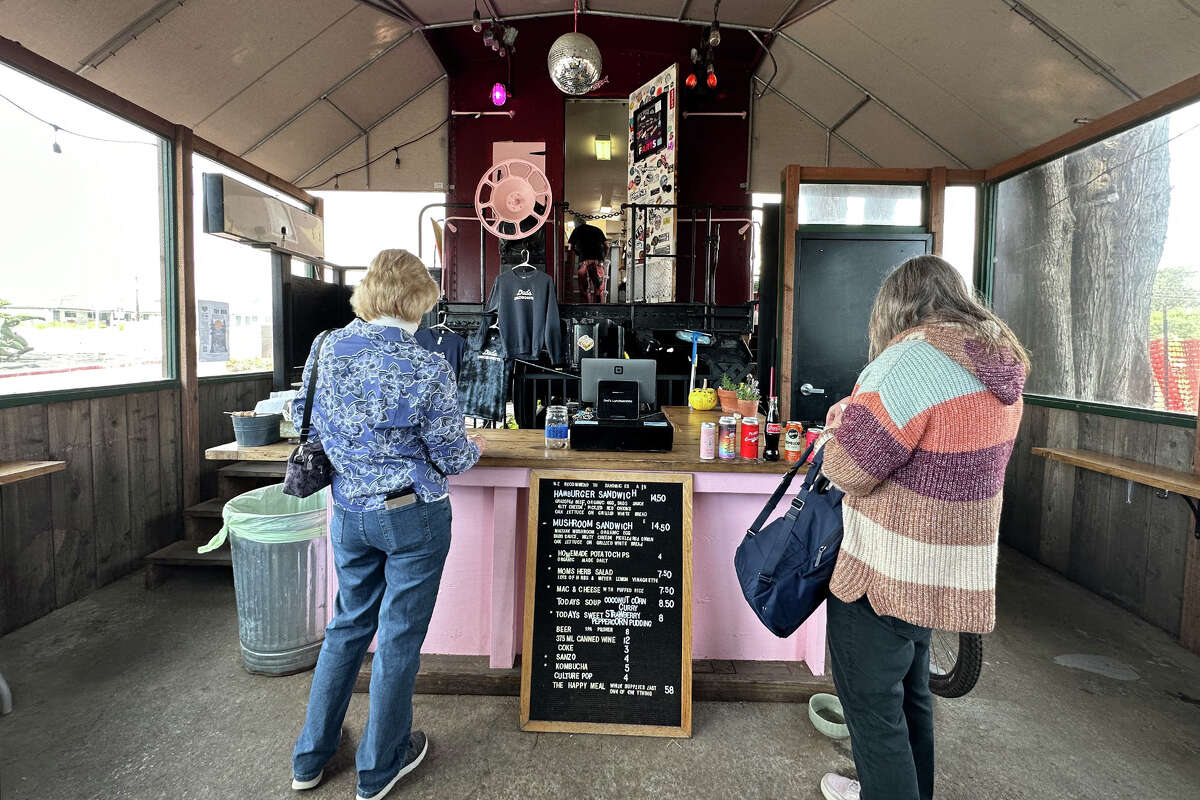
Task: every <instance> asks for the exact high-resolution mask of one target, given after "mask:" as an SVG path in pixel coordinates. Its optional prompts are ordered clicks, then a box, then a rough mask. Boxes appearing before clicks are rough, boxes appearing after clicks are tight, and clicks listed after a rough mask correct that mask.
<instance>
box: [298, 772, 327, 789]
mask: <svg viewBox="0 0 1200 800" xmlns="http://www.w3.org/2000/svg"><path fill="white" fill-rule="evenodd" d="M324 777H325V770H321V771H320V772H318V773H317V777H315V778H313V779H312V780H311V781H302V780H300V779H298V778H292V788H293V789H295V790H296V791H297V792H302V791H304V790H305V789H315V788H317V784H318V783H320V782H321V778H324Z"/></svg>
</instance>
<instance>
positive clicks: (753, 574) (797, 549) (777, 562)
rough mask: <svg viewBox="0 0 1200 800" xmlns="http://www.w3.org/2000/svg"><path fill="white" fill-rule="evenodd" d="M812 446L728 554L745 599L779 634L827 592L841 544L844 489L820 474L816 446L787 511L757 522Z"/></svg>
mask: <svg viewBox="0 0 1200 800" xmlns="http://www.w3.org/2000/svg"><path fill="white" fill-rule="evenodd" d="M812 449H813V448H812V445H810V446H809V448H808V450H806V451H804V455H803V456H802V457H801V458H800V460H799V461H798V462H796V466H794V467H792V468H791V469H790V470H788V473H787V475H785V476H784V478H783V481H782V482H781V483H780V484H779V487H778V488H777V489H776V490H775V493H774V494H772V495H771V499H770V501H769V502H768V503H767V506H766V508H764V509H763V510H762V513H760V514H759V515H758V519H756V520H754V524H753V525H751V526H750V528H749V530H747V531H746V538H744V539H743V540H742V543H741V545H739V546H738V549H737V553H736V555H734V558H733V566H734V568H735V569H736V570H737V576H738V583H739V584H741V587H742V594H744V595H746V602H748V603H749V604H750V608H752V609H753V610H754V613H755V614H757V615H758V618H759V619H760V620H762V623H763V625H766V626H767V630H769V631H770V632H771V633H773V634H775V635H776V636H778V637H780V638H786V637H788V636H791V635H792V634H793V633H795V631H796V629H797V628H799V627H800V625H801V624H803V622H804V620H806V619H808V618H809V616H810V615H812V613H813V612H814V611H816V610H817V606H819V605H821V602H822V601H823V600H825V598H826V597H827V596H828V595H829V579H830V578H831V577H832V576H833V567H834V564H835V563H836V562H837V552H838V548H839V547H841V544H842V497H843V495H844V492H842V490H841V489H838V488H837V487H836V486H834V485H833V484H832V483H830V481H829V479H828V478H826V477H825V476H824V475H822V474H821V461H822V457H823V453H822V452H821V451H820V450H818V451H817V455H816V457H814V458H813V462H812V464H810V465H809V470H808V474H807V475H805V476H804V484H803V485H802V486H801V487H800V492H799V493H798V494H797V495H796V498H795V499H794V500H792V504H791V507H790V508H789V509H788V511H787V514H785V515H784V516H782V517H780V518H779V519H777V520H775V521H774V522H772V523H771V524H770V525H768V526H767V527H766V528H763V527H762V526H763V523H764V522H766V521H767V517H769V516H771V512H772V511H774V510H775V506H777V505H779V501H780V500H781V499H782V498H783V496H784V495H785V494H786V493H787V490H788V487H789V486H790V485H791V483H792V478H794V477H796V472H797V470H799V469H800V465H801V464H803V463H804V462H805V461H806V460H807V459H808V456H809V454H810V453H811V452H812Z"/></svg>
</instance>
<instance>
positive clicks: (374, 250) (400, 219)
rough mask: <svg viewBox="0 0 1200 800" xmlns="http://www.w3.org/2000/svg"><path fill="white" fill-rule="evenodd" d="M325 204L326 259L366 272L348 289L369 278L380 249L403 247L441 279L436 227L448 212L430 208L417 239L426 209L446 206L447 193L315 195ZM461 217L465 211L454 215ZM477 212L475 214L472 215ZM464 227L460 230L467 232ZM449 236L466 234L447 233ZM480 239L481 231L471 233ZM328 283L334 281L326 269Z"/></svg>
mask: <svg viewBox="0 0 1200 800" xmlns="http://www.w3.org/2000/svg"><path fill="white" fill-rule="evenodd" d="M313 194H315V195H316V196H318V197H320V198H322V199H324V201H325V260H326V261H330V262H332V263H334V264H337V265H339V266H343V267H363V268H364V269H357V270H354V269H351V270H347V271H346V285H347V286H353V285H355V284H357V283H358V282H359V281H360V280H362V276H363V275H364V274H366V270H365V267H366V266H367V265H368V264H370V263H371V259H373V258H375V256H376V255H377V254H378V253H379V251H380V250H387V249H389V248H401V249H403V250H408V251H409V252H410V253H417V250H418V248H419V249H420V251H421V252H420V253H417V255H419V256H420V257H421V261H423V262H424V263H425V266H426V267H428V268H429V269H430V270H432V271H433V275H434V278H435V279H437V278H438V276H439V275H440V272H438V270H439V269H440V267H441V266H442V262H441V259H440V257H439V248H438V247H437V243H436V239H435V235H434V224H433V222H432V221H435V220H442V219H444V218H445V216H446V210H445V209H444V208H431V209H429V211H427V212H426V213H425V216H424V218H423V220H424V230H422V231H420V235H419V236H418V229H417V217H418V216H419V215H420V213H421V209H422V208H424V207H425V206H427V205H430V204H432V203H445V202H446V195H445V194H444V193H442V192H350V191H327V192H313ZM455 213H458V214H461V213H463V212H461V211H459V212H455ZM469 213H474V212H469ZM465 230H466V228H461V229H460V231H465ZM444 235H446V236H460V237H461V236H462V235H463V233H462V232H460V233H457V234H455V233H451V232H446V233H445V234H444ZM470 235H472V236H475V237H476V239H471V240H470V241H471V242H472V243H474V242H475V241H477V238H478V235H479V234H478V228H475V233H473V234H470ZM325 280H328V281H331V282H332V281H334V278H333V276H332V271H331V270H327V271H326V276H325Z"/></svg>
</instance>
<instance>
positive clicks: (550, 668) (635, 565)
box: [521, 470, 692, 736]
mask: <svg viewBox="0 0 1200 800" xmlns="http://www.w3.org/2000/svg"><path fill="white" fill-rule="evenodd" d="M523 652H524V655H523V657H522V664H521V727H522V729H523V730H529V731H564V732H572V733H617V734H626V735H630V734H632V735H643V736H690V735H691V730H692V476H691V475H686V474H683V475H679V474H671V473H660V472H642V473H638V472H597V471H582V470H581V471H536V470H535V471H534V472H533V473H532V474H531V475H530V491H529V541H528V546H527V548H526V569H525V641H524V651H523Z"/></svg>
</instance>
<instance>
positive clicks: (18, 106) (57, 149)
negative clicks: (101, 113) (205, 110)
mask: <svg viewBox="0 0 1200 800" xmlns="http://www.w3.org/2000/svg"><path fill="white" fill-rule="evenodd" d="M0 100H3V101H4V102H6V103H8V104H9V105H10V106H12V107H13V108H15V109H17V110H18V111H20V112H21V113H22V114H25V115H26V116H29V117H32V118H33V119H36V120H37V121H38V122H40V123H42V124H43V125H45V126H46V127H48V128H50V129H51V130H52V131H53V132H54V147H53V149H54V152H55V153H61V152H62V146H61V145H60V144H59V142H58V134H60V133H66V134H70V135H71V136H75V137H78V138H80V139H87V140H89V141H92V142H106V143H108V144H140V145H145V146H146V147H158V142H139V141H138V140H137V139H109V138H107V137H104V136H91V135H89V134H86V133H80V132H79V131H73V130H71V129H70V128H64V127H63V126H62V125H58V124H55V123H53V122H51V121H50V120H48V119H45V118H44V117H39V116H38V115H37V114H35V113H33V112H32V111H30V110H29V109H27V108H25V107H24V106H22V105H21V104H20V103H18V102H16V101H15V100H13V99H12V98H11V97H8V96H7V95H3V94H0Z"/></svg>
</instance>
